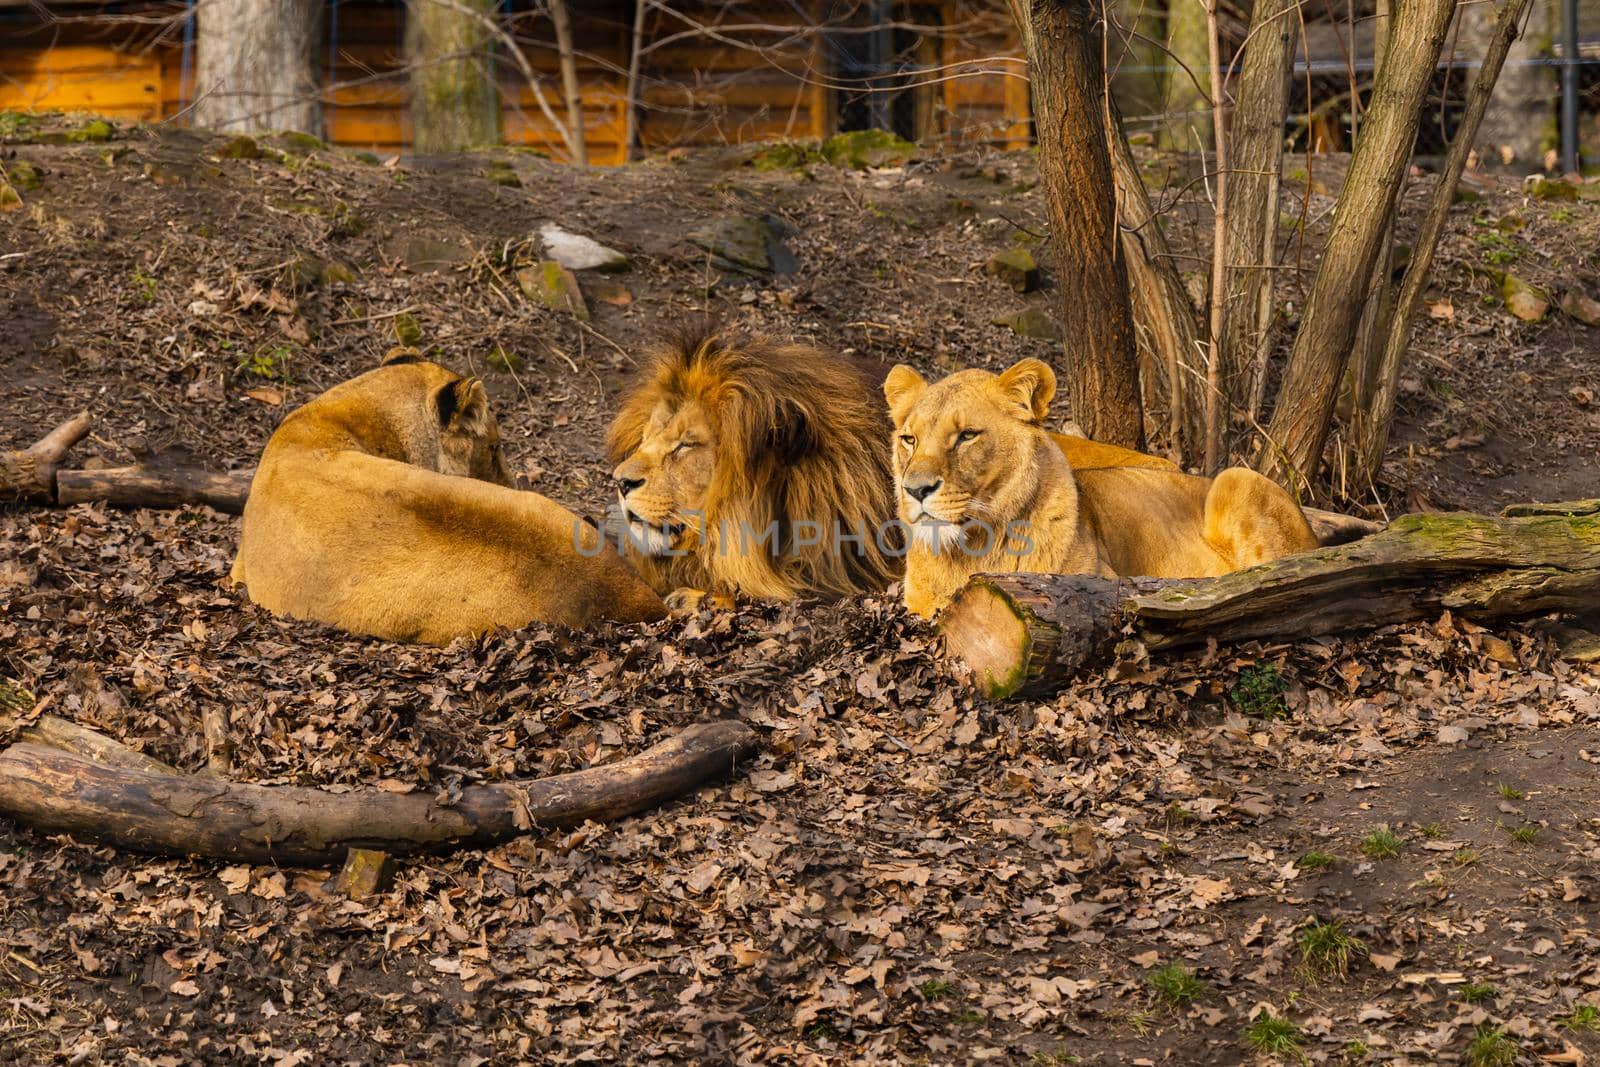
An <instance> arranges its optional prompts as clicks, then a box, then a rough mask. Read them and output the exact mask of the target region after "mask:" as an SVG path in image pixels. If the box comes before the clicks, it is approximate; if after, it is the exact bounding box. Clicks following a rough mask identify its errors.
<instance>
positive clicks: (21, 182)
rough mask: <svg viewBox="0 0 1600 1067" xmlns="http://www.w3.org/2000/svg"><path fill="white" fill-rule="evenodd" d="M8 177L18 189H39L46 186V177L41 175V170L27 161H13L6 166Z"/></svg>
mask: <svg viewBox="0 0 1600 1067" xmlns="http://www.w3.org/2000/svg"><path fill="white" fill-rule="evenodd" d="M5 169H6V177H7V178H10V179H11V184H12V185H13V186H15V187H16V188H18V189H37V188H39V186H41V185H43V184H44V177H43V176H42V175H41V174H40V173H39V168H38V167H36V166H34V165H33V164H32V163H29V162H28V161H27V160H26V159H13V160H12V161H11V162H10V163H9V164H5Z"/></svg>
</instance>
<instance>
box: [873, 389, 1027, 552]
mask: <svg viewBox="0 0 1600 1067" xmlns="http://www.w3.org/2000/svg"><path fill="white" fill-rule="evenodd" d="M883 391H884V396H885V397H886V398H887V399H888V401H889V413H890V417H891V418H892V419H893V420H894V424H895V440H894V452H893V455H894V474H895V498H896V502H897V509H898V511H899V514H900V518H901V520H902V521H904V522H905V523H906V524H907V525H908V526H910V528H911V530H912V534H913V536H914V537H915V539H916V540H917V541H918V542H919V543H921V544H922V545H924V546H925V547H929V548H945V549H948V548H952V547H954V546H955V545H956V544H958V543H959V542H960V541H961V540H962V539H963V537H964V536H966V535H971V534H974V533H978V532H981V528H982V527H987V529H988V530H990V531H992V534H990V536H991V537H994V536H999V535H1001V534H1003V533H1004V532H1005V530H1006V524H1007V523H1008V522H1009V521H1010V520H1011V519H1013V518H1015V517H1016V516H1017V515H1019V514H1021V513H1023V512H1024V510H1025V508H1026V506H1027V503H1028V501H1029V499H1030V497H1031V495H1032V493H1033V491H1034V489H1035V487H1036V486H1037V485H1038V477H1039V475H1038V469H1037V468H1038V464H1037V462H1036V459H1035V457H1036V454H1037V449H1038V446H1039V439H1040V437H1041V431H1040V423H1041V421H1042V420H1043V418H1044V416H1045V414H1046V412H1047V411H1048V410H1049V406H1050V399H1051V397H1053V396H1054V395H1055V375H1054V373H1052V372H1051V370H1050V368H1049V367H1047V366H1046V365H1045V364H1043V363H1041V362H1040V361H1038V360H1036V359H1025V360H1023V361H1021V362H1020V363H1018V364H1016V365H1015V366H1013V367H1011V368H1010V369H1009V370H1007V371H1005V372H1004V373H1002V374H991V373H989V372H988V371H980V370H967V371H960V372H958V373H956V374H952V375H950V376H949V377H948V378H945V379H944V380H943V381H940V382H938V383H935V384H933V385H930V384H928V383H927V382H926V381H924V380H923V378H922V377H921V376H920V375H919V374H917V372H916V371H914V370H912V369H911V368H910V367H907V366H905V365H904V364H902V365H900V366H897V367H895V368H894V369H893V370H891V371H890V372H889V376H888V378H887V379H885V381H884V385H883ZM1052 447H1054V446H1053V445H1052ZM964 526H965V527H966V528H967V529H966V531H965V533H964V531H963V527H964Z"/></svg>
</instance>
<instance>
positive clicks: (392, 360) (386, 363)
mask: <svg viewBox="0 0 1600 1067" xmlns="http://www.w3.org/2000/svg"><path fill="white" fill-rule="evenodd" d="M422 362H424V360H423V358H422V351H421V349H417V348H412V347H411V346H410V345H395V346H394V347H393V348H391V349H389V351H387V352H385V353H384V354H383V359H381V360H380V361H379V362H378V366H380V367H392V366H394V365H395V364H397V363H422Z"/></svg>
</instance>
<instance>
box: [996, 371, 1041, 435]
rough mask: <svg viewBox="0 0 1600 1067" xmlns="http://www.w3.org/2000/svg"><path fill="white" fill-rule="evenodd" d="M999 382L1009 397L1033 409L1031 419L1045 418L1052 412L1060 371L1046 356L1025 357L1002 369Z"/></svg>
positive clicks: (997, 381) (1036, 420) (1003, 391)
mask: <svg viewBox="0 0 1600 1067" xmlns="http://www.w3.org/2000/svg"><path fill="white" fill-rule="evenodd" d="M995 381H996V384H997V385H999V387H1000V391H1001V392H1002V393H1004V394H1005V395H1006V396H1007V397H1009V398H1011V399H1012V400H1015V401H1016V402H1017V403H1018V404H1020V405H1021V406H1022V408H1023V409H1024V410H1025V411H1027V412H1028V413H1029V416H1030V418H1031V421H1033V422H1042V421H1043V420H1044V417H1045V415H1047V414H1049V412H1050V401H1051V400H1053V399H1054V398H1055V395H1056V372H1055V371H1053V370H1051V369H1050V365H1049V364H1048V363H1045V362H1044V361H1043V360H1038V359H1032V358H1029V359H1024V360H1019V361H1018V362H1016V363H1013V364H1012V365H1011V366H1010V367H1007V368H1006V369H1005V370H1004V371H1002V372H1001V373H1000V377H999V378H997V379H996V380H995Z"/></svg>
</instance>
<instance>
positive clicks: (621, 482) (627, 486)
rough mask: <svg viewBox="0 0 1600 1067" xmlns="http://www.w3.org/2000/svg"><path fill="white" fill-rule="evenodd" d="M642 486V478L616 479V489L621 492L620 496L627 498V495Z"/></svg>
mask: <svg viewBox="0 0 1600 1067" xmlns="http://www.w3.org/2000/svg"><path fill="white" fill-rule="evenodd" d="M643 484H644V479H643V478H618V479H617V488H618V489H620V490H621V491H622V495H623V496H627V495H628V494H629V493H631V492H633V491H634V490H635V489H637V488H639V487H640V486H641V485H643Z"/></svg>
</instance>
